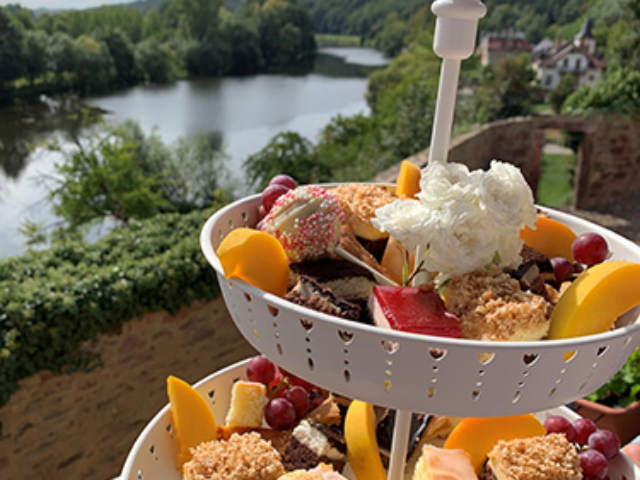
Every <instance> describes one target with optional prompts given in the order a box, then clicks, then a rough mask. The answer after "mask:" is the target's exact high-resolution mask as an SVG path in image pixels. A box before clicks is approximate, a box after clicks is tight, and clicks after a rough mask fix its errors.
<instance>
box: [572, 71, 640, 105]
mask: <svg viewBox="0 0 640 480" xmlns="http://www.w3.org/2000/svg"><path fill="white" fill-rule="evenodd" d="M563 111H564V112H566V113H586V114H590V113H593V112H604V113H620V114H623V115H634V116H640V72H638V71H636V70H627V69H620V70H616V71H614V72H610V73H608V74H607V75H606V76H605V77H604V78H603V79H602V80H600V82H599V83H598V84H597V85H596V86H594V87H587V86H583V87H580V88H579V89H578V90H577V91H575V92H574V93H572V94H571V95H570V96H569V97H568V98H567V100H566V101H565V103H564V106H563Z"/></svg>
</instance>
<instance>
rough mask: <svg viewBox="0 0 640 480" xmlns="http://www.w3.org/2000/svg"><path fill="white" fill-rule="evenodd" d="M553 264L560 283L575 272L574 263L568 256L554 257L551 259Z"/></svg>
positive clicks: (557, 280)
mask: <svg viewBox="0 0 640 480" xmlns="http://www.w3.org/2000/svg"><path fill="white" fill-rule="evenodd" d="M551 265H552V266H553V273H554V274H555V276H556V282H558V284H560V283H562V282H564V281H565V280H567V279H568V278H569V275H571V274H572V273H573V272H574V268H573V264H572V263H571V262H570V261H569V260H567V259H566V258H562V257H554V258H552V259H551Z"/></svg>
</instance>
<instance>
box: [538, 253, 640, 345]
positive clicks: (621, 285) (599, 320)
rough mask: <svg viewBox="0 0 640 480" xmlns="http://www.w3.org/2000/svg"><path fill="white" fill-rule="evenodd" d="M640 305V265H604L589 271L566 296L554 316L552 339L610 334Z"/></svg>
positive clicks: (585, 272) (550, 333) (570, 288)
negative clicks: (621, 316) (617, 323)
mask: <svg viewBox="0 0 640 480" xmlns="http://www.w3.org/2000/svg"><path fill="white" fill-rule="evenodd" d="M638 304H640V264H637V263H632V262H624V261H611V262H604V263H601V264H599V265H595V266H593V267H591V268H588V269H587V270H585V271H584V272H583V273H581V274H580V276H579V277H578V278H577V279H576V280H575V281H574V282H573V283H572V284H571V286H570V287H569V288H568V289H567V290H566V291H565V292H564V293H563V294H562V296H561V297H560V300H559V301H558V304H557V305H556V306H555V308H554V309H553V313H552V314H551V324H550V327H549V338H550V339H559V338H572V337H581V336H584V335H593V334H596V333H602V332H606V331H607V330H608V329H609V328H611V326H612V325H613V323H614V322H615V321H616V319H617V318H618V317H619V316H620V315H622V314H623V313H625V312H626V311H628V310H630V309H631V308H632V307H634V306H636V305H638Z"/></svg>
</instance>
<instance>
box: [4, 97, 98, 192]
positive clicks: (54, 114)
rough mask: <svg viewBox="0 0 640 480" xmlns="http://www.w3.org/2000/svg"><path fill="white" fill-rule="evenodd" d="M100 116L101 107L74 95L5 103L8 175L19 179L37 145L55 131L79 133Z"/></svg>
mask: <svg viewBox="0 0 640 480" xmlns="http://www.w3.org/2000/svg"><path fill="white" fill-rule="evenodd" d="M98 117H99V109H97V108H95V107H87V106H85V105H83V104H82V103H80V102H79V101H78V100H77V99H76V98H72V97H67V98H61V99H59V100H55V101H54V100H51V99H46V100H45V99H43V100H42V101H41V102H39V103H36V104H30V105H12V106H9V107H4V108H3V109H2V111H1V114H0V168H2V172H3V173H4V176H5V177H6V178H7V179H17V178H18V177H19V176H20V174H21V173H22V171H23V170H24V168H25V167H26V164H27V162H28V160H29V156H30V155H31V152H32V150H33V149H34V147H35V146H37V145H38V144H39V143H41V142H43V141H45V140H47V139H48V138H50V136H51V134H52V133H53V132H55V131H65V132H68V133H69V134H70V135H75V136H77V135H79V134H80V132H81V130H82V128H83V127H85V126H86V125H87V123H91V122H93V121H96V120H97V119H98Z"/></svg>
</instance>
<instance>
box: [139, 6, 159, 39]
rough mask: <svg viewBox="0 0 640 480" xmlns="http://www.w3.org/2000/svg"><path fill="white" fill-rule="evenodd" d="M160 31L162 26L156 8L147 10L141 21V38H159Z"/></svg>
mask: <svg viewBox="0 0 640 480" xmlns="http://www.w3.org/2000/svg"><path fill="white" fill-rule="evenodd" d="M162 32H163V27H162V20H161V19H160V13H159V12H158V10H156V9H151V10H149V11H148V12H147V14H146V15H145V16H144V20H143V21H142V38H143V39H145V38H149V37H156V38H160V37H161V35H162Z"/></svg>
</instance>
